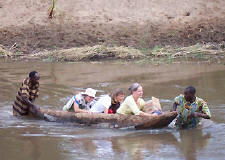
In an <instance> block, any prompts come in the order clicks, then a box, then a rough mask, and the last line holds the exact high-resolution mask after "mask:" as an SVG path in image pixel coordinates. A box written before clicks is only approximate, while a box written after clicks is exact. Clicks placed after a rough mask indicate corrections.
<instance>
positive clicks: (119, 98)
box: [111, 88, 125, 104]
mask: <svg viewBox="0 0 225 160" xmlns="http://www.w3.org/2000/svg"><path fill="white" fill-rule="evenodd" d="M124 97H125V94H124V92H123V90H122V89H119V88H118V89H115V90H113V91H112V93H111V98H112V103H113V104H116V103H122V102H123V100H124Z"/></svg>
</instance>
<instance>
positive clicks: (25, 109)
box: [13, 71, 48, 120]
mask: <svg viewBox="0 0 225 160" xmlns="http://www.w3.org/2000/svg"><path fill="white" fill-rule="evenodd" d="M39 80H40V76H39V74H38V72H36V71H32V72H30V73H29V77H27V78H25V79H24V80H23V83H22V85H21V87H20V89H19V91H18V93H17V95H16V99H15V101H14V104H13V115H14V116H28V115H31V116H33V117H36V118H40V119H45V120H48V119H47V118H46V116H45V115H44V114H43V113H41V112H40V108H38V107H37V106H35V105H34V101H35V99H36V98H37V97H38V91H39Z"/></svg>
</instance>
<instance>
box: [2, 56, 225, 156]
mask: <svg viewBox="0 0 225 160" xmlns="http://www.w3.org/2000/svg"><path fill="white" fill-rule="evenodd" d="M32 70H37V71H38V72H39V73H40V76H41V79H40V95H39V98H38V99H37V101H36V102H35V104H37V105H38V106H39V107H42V108H51V109H55V110H56V109H62V106H63V105H64V104H65V103H66V101H67V100H68V99H69V98H70V97H71V96H72V94H75V93H77V92H80V91H83V90H84V89H85V88H87V87H92V88H95V89H97V90H98V92H97V95H101V94H105V93H108V92H110V91H111V90H112V89H113V88H122V89H124V91H127V88H128V87H129V85H130V84H132V83H134V82H139V83H140V84H141V85H142V86H143V88H144V95H143V98H144V99H145V100H148V99H149V98H150V97H151V96H155V97H158V98H160V102H161V104H162V106H163V110H164V111H168V110H169V109H170V107H171V106H172V103H173V99H174V97H175V96H177V95H179V94H181V93H183V90H184V88H185V87H187V86H189V85H193V86H195V87H196V89H197V96H198V97H201V98H203V99H204V100H206V101H207V102H208V105H209V108H210V111H211V114H212V118H211V120H203V121H202V124H201V125H200V126H199V127H198V128H195V129H189V130H177V129H175V128H174V127H173V125H169V127H166V128H163V129H155V130H150V129H149V130H135V129H134V128H132V127H131V128H122V129H112V128H107V127H105V126H81V125H76V124H73V123H56V122H46V121H43V120H33V119H28V118H16V117H13V116H12V103H13V101H14V98H15V96H16V93H17V91H18V89H19V87H20V85H21V83H22V81H23V79H24V78H25V77H26V76H27V75H28V73H29V72H30V71H32ZM0 88H1V92H0V160H25V159H27V160H46V159H48V160H50V159H52V160H53V159H54V160H62V159H63V160H74V159H110V160H111V159H120V160H122V159H138V160H142V159H156V160H159V159H167V160H168V159H169V160H170V159H171V160H174V159H175V160H182V159H186V160H194V159H202V160H205V159H209V160H214V159H215V160H222V159H225V152H224V148H225V116H224V115H225V66H224V65H221V64H220V65H216V64H211V65H208V64H201V63H200V64H197V63H195V64H191V63H190V64H165V65H160V66H156V65H150V64H132V63H127V64H120V63H109V62H105V63H50V62H33V61H28V62H18V61H16V62H14V61H7V60H1V61H0ZM127 93H128V92H127Z"/></svg>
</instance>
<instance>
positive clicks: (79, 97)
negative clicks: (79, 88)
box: [63, 88, 96, 113]
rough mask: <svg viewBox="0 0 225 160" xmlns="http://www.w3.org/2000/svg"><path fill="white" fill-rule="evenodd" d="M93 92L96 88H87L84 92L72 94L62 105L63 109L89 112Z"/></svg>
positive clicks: (93, 96) (94, 92)
mask: <svg viewBox="0 0 225 160" xmlns="http://www.w3.org/2000/svg"><path fill="white" fill-rule="evenodd" d="M95 94H96V90H94V89H92V88H87V89H86V90H85V92H81V93H79V94H76V95H75V96H73V97H72V98H71V99H70V100H69V101H68V102H67V103H66V105H65V106H64V107H63V110H64V111H69V112H75V113H90V103H91V102H92V101H93V100H94V98H95Z"/></svg>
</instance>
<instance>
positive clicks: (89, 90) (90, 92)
mask: <svg viewBox="0 0 225 160" xmlns="http://www.w3.org/2000/svg"><path fill="white" fill-rule="evenodd" d="M81 94H84V95H88V96H89V97H94V98H95V94H96V90H94V89H92V88H87V89H86V90H85V92H81Z"/></svg>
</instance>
